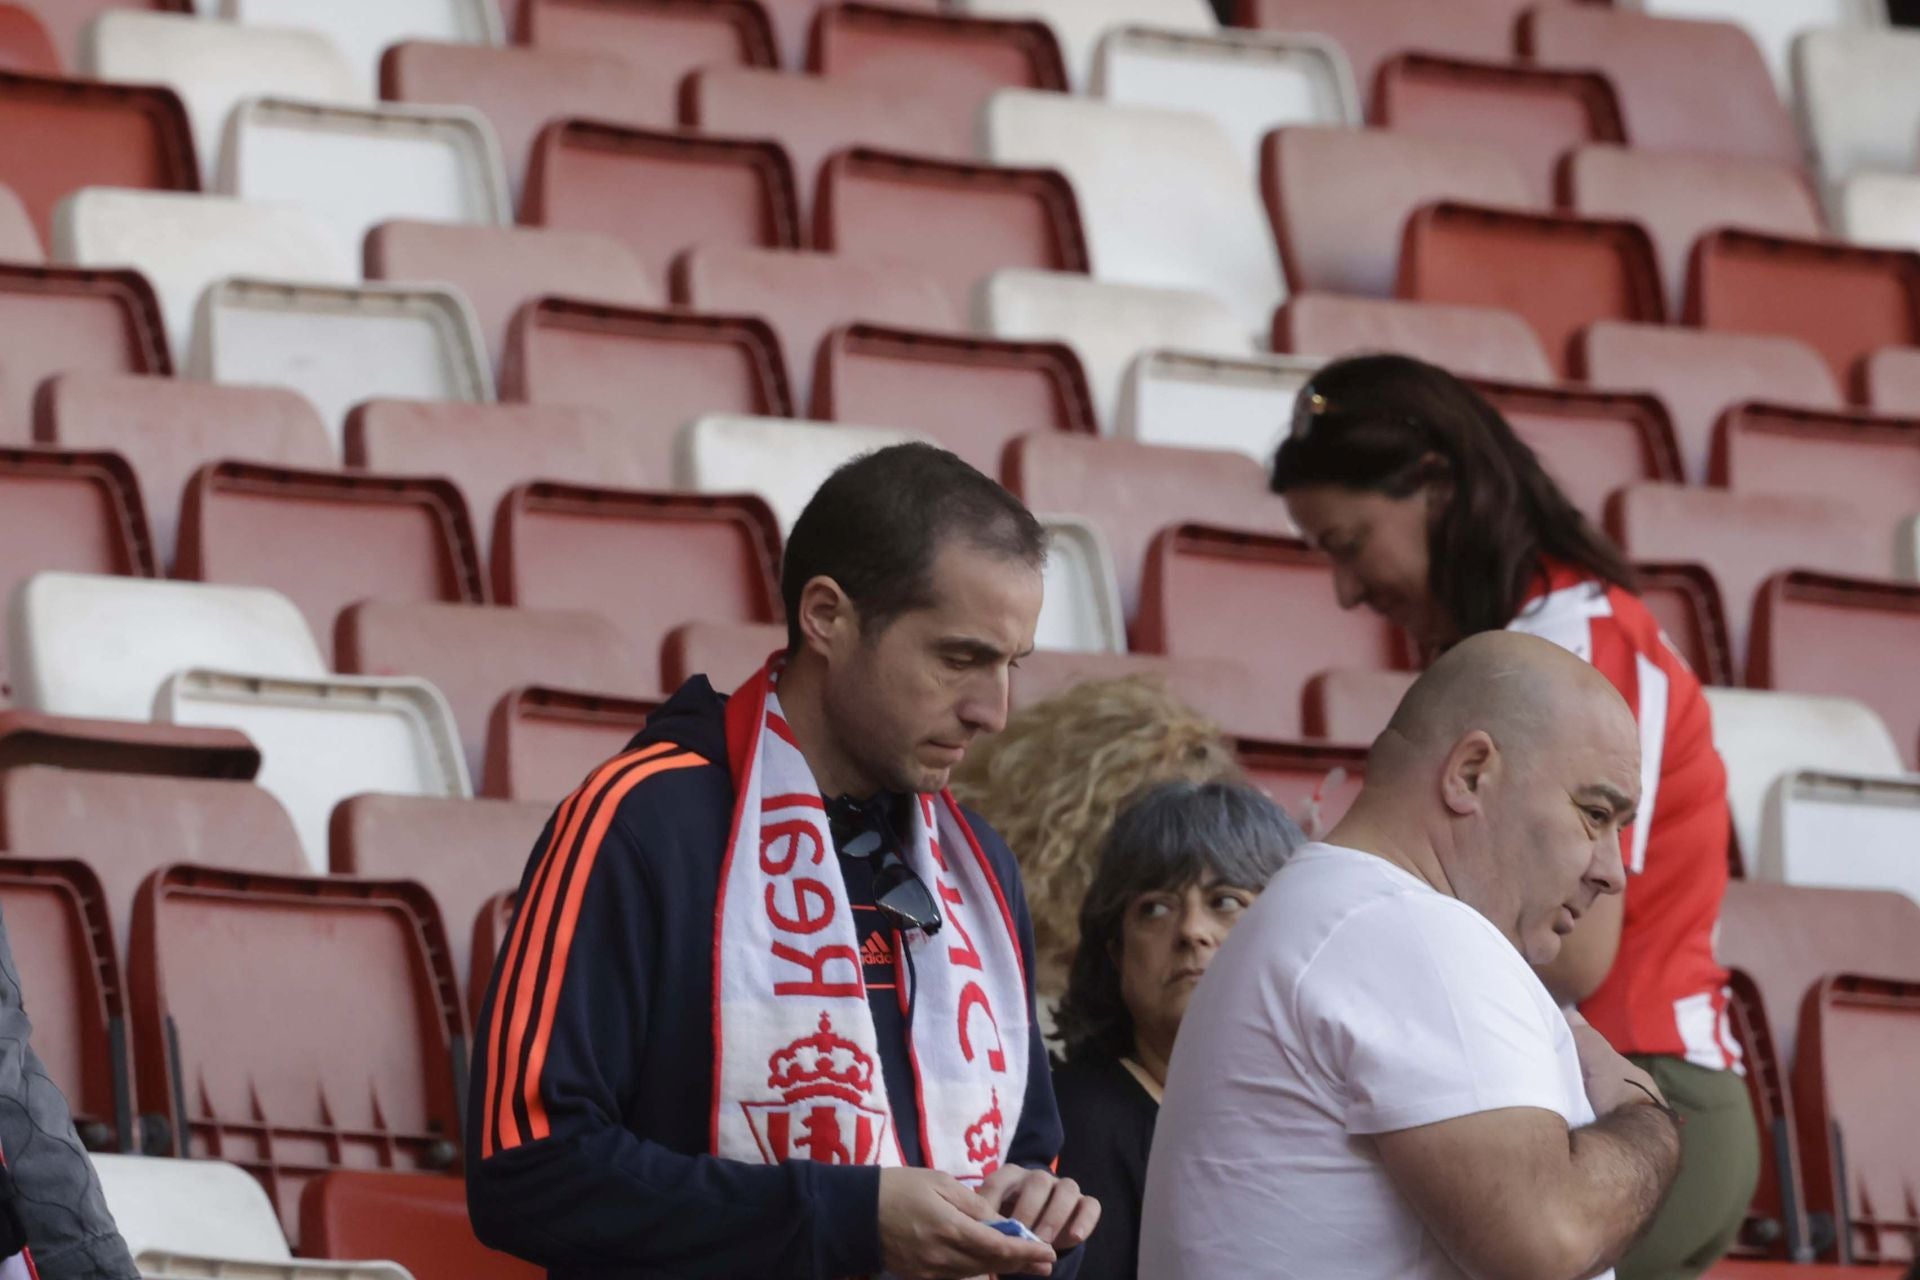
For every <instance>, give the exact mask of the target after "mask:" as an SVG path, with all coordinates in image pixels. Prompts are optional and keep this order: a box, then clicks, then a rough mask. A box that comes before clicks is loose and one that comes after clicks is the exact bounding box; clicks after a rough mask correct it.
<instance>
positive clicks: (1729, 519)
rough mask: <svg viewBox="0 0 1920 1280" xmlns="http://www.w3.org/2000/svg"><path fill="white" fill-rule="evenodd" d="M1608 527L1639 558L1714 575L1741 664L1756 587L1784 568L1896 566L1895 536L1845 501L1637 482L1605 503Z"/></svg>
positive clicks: (1881, 569) (1740, 666) (1736, 666)
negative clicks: (1680, 564)
mask: <svg viewBox="0 0 1920 1280" xmlns="http://www.w3.org/2000/svg"><path fill="white" fill-rule="evenodd" d="M1606 523H1607V532H1608V533H1609V534H1611V535H1612V537H1613V540H1614V541H1615V542H1616V543H1618V544H1619V546H1620V548H1621V549H1622V550H1624V551H1625V552H1626V553H1627V554H1628V555H1629V556H1631V557H1633V558H1634V559H1635V560H1683V561H1693V562H1696V563H1698V564H1700V565H1702V566H1703V567H1705V568H1706V569H1707V571H1708V572H1710V573H1711V574H1712V575H1713V579H1714V581H1715V582H1716V583H1717V584H1718V585H1719V587H1720V598H1721V600H1722V601H1723V602H1724V603H1725V606H1726V611H1727V624H1728V628H1729V631H1730V633H1731V636H1732V653H1733V670H1734V671H1736V672H1739V671H1744V670H1745V669H1746V665H1745V664H1746V656H1747V622H1748V620H1749V619H1750V618H1751V617H1752V616H1753V611H1754V603H1755V600H1756V598H1757V597H1758V595H1759V591H1760V587H1761V584H1762V583H1764V582H1765V581H1766V580H1767V579H1768V578H1769V577H1771V576H1773V575H1774V574H1775V573H1779V572H1782V571H1784V570H1788V569H1813V570H1816V571H1823V572H1828V573H1855V574H1857V573H1866V572H1878V573H1880V574H1890V573H1891V572H1892V560H1893V539H1892V538H1891V537H1890V536H1888V531H1887V530H1886V529H1885V528H1884V527H1883V526H1882V525H1881V524H1880V522H1878V521H1875V520H1866V519H1863V518H1861V516H1860V515H1859V513H1858V512H1856V511H1855V510H1854V509H1853V505H1852V504H1851V503H1849V502H1847V501H1846V500H1845V499H1844V498H1813V497H1806V496H1803V495H1783V494H1747V493H1730V492H1728V491H1726V490H1723V489H1697V488H1692V487H1689V486H1685V485H1674V484H1647V485H1634V486H1631V487H1630V488H1627V489H1624V490H1622V491H1621V492H1619V493H1617V494H1615V495H1614V496H1613V498H1612V499H1610V500H1609V501H1608V503H1607V522H1606Z"/></svg>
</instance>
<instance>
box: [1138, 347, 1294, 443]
mask: <svg viewBox="0 0 1920 1280" xmlns="http://www.w3.org/2000/svg"><path fill="white" fill-rule="evenodd" d="M1320 364H1321V362H1320V361H1318V360H1314V359H1302V358H1301V357H1299V356H1211V355H1192V354H1188V353H1187V352H1184V351H1146V352H1142V353H1141V354H1140V356H1139V357H1138V358H1136V359H1135V360H1134V362H1133V367H1132V368H1131V369H1129V370H1128V371H1127V378H1126V381H1125V383H1123V384H1122V386H1121V391H1120V420H1119V422H1118V423H1116V424H1115V434H1116V435H1118V436H1119V437H1120V438H1121V439H1125V440H1139V441H1142V442H1144V443H1146V444H1161V445H1170V446H1173V447H1177V448H1187V449H1226V450H1231V451H1232V452H1235V453H1239V454H1244V455H1245V456H1246V457H1248V458H1250V459H1252V460H1253V461H1255V462H1257V463H1259V464H1260V465H1261V466H1262V467H1265V466H1267V465H1268V464H1270V463H1271V462H1272V461H1273V454H1274V450H1276V449H1278V448H1279V447H1280V442H1281V441H1282V440H1284V439H1285V438H1286V434H1287V428H1288V427H1289V425H1291V423H1292V422H1293V406H1294V402H1295V401H1296V400H1297V399H1299V396H1300V389H1301V388H1302V387H1304V386H1306V384H1307V381H1308V379H1310V378H1311V377H1312V376H1313V373H1314V370H1316V369H1318V368H1319V367H1320Z"/></svg>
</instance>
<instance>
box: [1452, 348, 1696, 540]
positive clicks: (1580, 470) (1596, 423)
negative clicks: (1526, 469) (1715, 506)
mask: <svg viewBox="0 0 1920 1280" xmlns="http://www.w3.org/2000/svg"><path fill="white" fill-rule="evenodd" d="M1474 386H1475V389H1476V390H1478V391H1479V392H1480V394H1481V395H1483V396H1485V397H1486V398H1487V400H1488V402H1489V403H1490V404H1492V405H1493V407H1494V408H1496V409H1498V410H1499V411H1500V413H1501V414H1502V416H1504V417H1505V418H1506V420H1507V421H1508V423H1510V424H1511V425H1512V427H1513V430H1514V434H1515V435H1518V436H1519V437H1520V438H1521V439H1522V440H1524V441H1525V442H1526V443H1527V444H1528V445H1529V446H1530V447H1531V448H1532V449H1533V451H1534V453H1535V454H1537V455H1538V456H1539V458H1540V464H1541V465H1542V466H1544V467H1545V468H1546V469H1547V474H1548V475H1550V476H1552V477H1553V478H1554V480H1555V481H1556V482H1557V483H1558V484H1559V486H1560V489H1561V491H1562V492H1564V493H1565V494H1566V495H1567V497H1568V499H1569V500H1571V501H1572V503H1573V505H1574V506H1576V507H1578V508H1579V509H1580V510H1581V511H1582V512H1584V513H1585V514H1586V516H1587V518H1588V519H1590V520H1592V521H1594V523H1595V524H1598V523H1599V521H1600V520H1601V518H1602V516H1603V514H1604V512H1605V510H1606V503H1607V497H1608V495H1610V494H1612V493H1613V492H1614V491H1615V490H1616V489H1619V488H1622V487H1623V486H1626V485H1630V484H1639V483H1642V482H1647V481H1670V482H1674V483H1678V482H1679V480H1680V478H1681V476H1680V452H1679V448H1678V446H1676V445H1675V443H1674V437H1673V424H1672V423H1671V422H1670V421H1669V420H1668V418H1667V411H1666V410H1665V409H1664V408H1662V407H1661V404H1660V401H1659V400H1657V399H1655V398H1654V397H1653V396H1649V395H1636V394H1629V393H1621V392H1611V391H1590V390H1585V389H1583V388H1579V387H1532V386H1524V385H1518V384H1511V383H1492V382H1478V383H1475V384H1474Z"/></svg>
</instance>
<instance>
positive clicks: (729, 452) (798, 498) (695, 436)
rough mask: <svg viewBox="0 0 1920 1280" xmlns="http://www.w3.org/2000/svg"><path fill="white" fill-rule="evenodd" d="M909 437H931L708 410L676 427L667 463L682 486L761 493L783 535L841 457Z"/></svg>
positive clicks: (696, 489)
mask: <svg viewBox="0 0 1920 1280" xmlns="http://www.w3.org/2000/svg"><path fill="white" fill-rule="evenodd" d="M915 440H918V441H920V442H922V443H931V441H928V440H926V439H925V437H923V436H918V435H915V434H914V433H912V432H910V431H897V430H894V429H893V428H891V427H845V426H841V425H839V424H838V423H827V422H796V421H794V420H792V419H790V418H754V417H745V416H735V415H729V414H710V415H708V416H707V417H704V418H699V419H696V420H695V421H693V422H690V423H688V424H687V425H686V426H685V427H684V428H682V430H681V432H680V435H679V437H678V439H677V440H676V441H675V451H674V470H675V475H676V478H677V482H678V484H679V487H680V488H683V489H691V490H693V491H694V492H696V493H755V494H758V495H760V496H761V497H762V498H765V499H766V501H767V505H768V506H770V507H772V508H773V514H774V515H775V517H777V518H778V519H779V521H780V536H781V537H782V538H784V537H785V536H786V535H787V534H788V533H790V532H792V530H793V522H794V521H796V520H798V519H799V518H800V513H801V512H802V511H804V510H805V509H806V506H807V502H808V500H809V499H811V498H812V497H813V494H814V490H816V489H818V488H819V487H820V486H821V484H823V483H824V482H825V481H826V478H827V477H828V476H830V475H832V474H833V473H834V472H835V471H836V470H838V469H839V467H840V466H841V464H843V463H847V462H851V461H852V460H853V459H855V458H857V457H859V456H860V455H861V454H863V453H872V452H873V451H874V450H875V449H884V448H886V447H887V446H888V445H895V444H906V443H908V442H909V441H915Z"/></svg>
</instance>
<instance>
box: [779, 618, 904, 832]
mask: <svg viewBox="0 0 1920 1280" xmlns="http://www.w3.org/2000/svg"><path fill="white" fill-rule="evenodd" d="M823 674H824V673H823V672H822V671H821V670H820V661H819V659H818V658H816V657H814V656H813V655H811V654H808V653H807V652H805V651H804V650H803V651H801V652H799V653H796V654H794V655H793V657H792V658H791V659H789V660H788V662H787V665H786V667H785V669H784V670H782V671H781V673H780V683H779V694H780V711H781V713H782V714H783V715H785V716H786V720H787V725H788V727H789V728H791V729H792V730H793V740H794V741H795V742H797V743H799V744H800V754H801V755H802V756H803V757H805V758H806V761H807V768H809V769H811V770H812V771H813V781H814V784H815V785H816V786H818V787H819V788H820V794H821V795H823V796H827V797H828V798H837V797H839V796H851V797H853V798H854V799H855V800H869V799H871V798H872V797H873V796H874V794H875V793H876V792H877V791H878V790H879V787H878V785H877V784H875V783H874V782H873V781H872V780H871V779H869V778H868V777H866V775H865V774H864V773H863V772H862V771H861V770H860V769H859V768H858V767H856V766H855V765H854V764H853V762H852V761H850V760H848V759H847V757H846V755H845V754H844V753H843V752H841V751H839V750H838V749H836V748H835V747H834V745H833V735H832V734H831V733H830V732H829V731H828V729H827V714H826V700H825V698H824V696H823V694H824V684H825V682H824V681H823V680H822V679H821V677H822V675H823Z"/></svg>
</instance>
